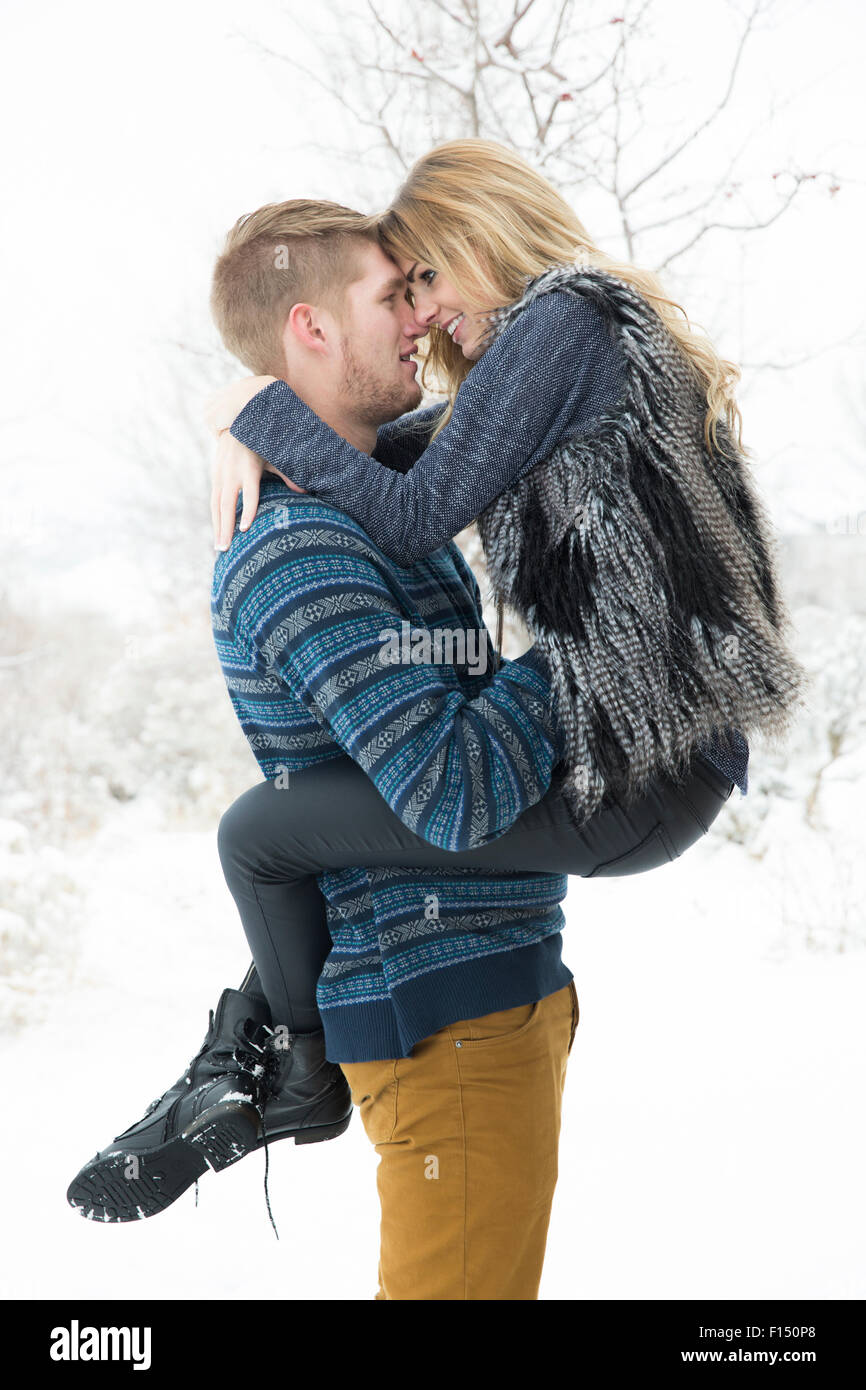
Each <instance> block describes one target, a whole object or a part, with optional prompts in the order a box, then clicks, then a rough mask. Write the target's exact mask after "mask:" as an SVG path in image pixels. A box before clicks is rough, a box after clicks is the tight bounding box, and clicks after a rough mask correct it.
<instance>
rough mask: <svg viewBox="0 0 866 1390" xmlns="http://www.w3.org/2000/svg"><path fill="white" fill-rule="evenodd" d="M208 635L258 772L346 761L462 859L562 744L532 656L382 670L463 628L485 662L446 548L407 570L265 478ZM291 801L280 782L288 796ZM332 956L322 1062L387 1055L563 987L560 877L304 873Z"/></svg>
mask: <svg viewBox="0 0 866 1390" xmlns="http://www.w3.org/2000/svg"><path fill="white" fill-rule="evenodd" d="M211 611H212V621H213V632H214V639H215V642H216V648H217V653H218V656H219V660H220V663H221V665H222V669H223V673H224V676H225V680H226V684H227V686H228V690H229V695H230V697H231V701H232V705H233V707H234V710H235V713H236V714H237V716H238V719H239V720H240V723H241V726H242V728H243V730H244V733H245V734H246V736H247V739H248V740H249V743H250V746H251V748H252V750H253V753H254V754H255V756H256V758H257V760H258V763H259V766H260V768H261V770H262V773H263V774H264V775H265V776H266V777H274V776H275V775H276V774H278V773H281V772H283V771H284V770H287V771H288V772H289V774H290V773H291V771H292V770H293V769H295V770H297V769H300V768H307V767H311V766H314V765H315V764H317V763H320V762H324V761H327V760H330V759H333V758H338V757H345V756H347V755H348V756H349V757H351V758H352V759H354V761H355V762H356V763H358V764H359V766H361V767H362V768H363V769H364V771H365V772H366V773H367V775H368V776H370V777H371V778H372V780H373V782H374V784H375V786H376V787H377V788H378V790H379V792H380V793H381V795H382V796H383V797H384V799H385V800H386V801H387V803H388V804H389V806H390V807H391V808H392V810H393V811H394V812H395V813H396V814H397V815H399V816H400V818H401V819H402V820H403V821H404V823H405V824H407V825H408V826H409V827H410V828H411V829H412V830H413V831H414V833H415V834H417V835H420V836H421V837H422V838H423V839H425V840H428V841H429V842H430V843H431V844H435V845H438V846H440V847H442V848H445V849H450V850H461V849H468V848H472V847H474V846H477V845H480V844H484V843H486V842H487V841H488V840H490V839H494V838H496V837H497V836H498V835H500V834H503V833H504V832H505V831H506V830H507V829H508V828H509V827H510V826H511V825H512V824H513V823H514V821H515V820H516V819H517V818H518V817H519V816H520V815H521V814H522V812H523V811H524V810H526V809H527V807H529V806H531V805H533V804H534V803H535V802H536V801H538V800H540V799H541V797H542V796H543V795H544V794H545V792H546V790H547V788H548V786H549V784H550V778H551V773H552V770H553V767H554V766H555V764H556V762H557V761H558V758H559V757H560V756H561V752H562V745H561V742H560V735H559V731H558V727H557V725H556V722H555V721H554V719H553V716H552V713H551V707H550V698H549V697H550V684H549V671H548V669H547V666H546V663H545V661H544V658H543V657H542V656H541V655H540V654H539V653H537V652H535V651H534V650H533V649H531V650H530V651H529V652H528V653H526V654H525V655H524V656H522V657H520V659H519V660H516V661H508V660H506V661H504V662H503V663H502V666H501V667H500V669H499V670H497V672H496V674H495V676H493V677H492V678H491V676H490V674H489V672H490V670H491V669H492V665H493V663H492V661H490V662H489V664H488V667H487V674H479V673H478V671H479V666H480V665H481V663H480V662H477V661H475V660H473V656H474V655H475V652H474V651H473V649H472V647H471V646H470V645H467V652H466V655H467V658H468V659H467V661H466V662H463V663H458V664H454V665H450V664H444V663H442V664H440V663H437V662H436V661H421V662H417V661H416V662H406V663H402V662H401V663H394V662H388V661H383V659H382V652H383V647H384V646H386V645H387V638H388V636H389V635H390V634H394V635H395V636H396V637H399V635H400V634H401V632H402V631H404V629H403V628H402V624H403V623H404V622H406V623H408V624H409V625H410V631H411V634H412V638H413V647H414V643H415V640H417V639H418V638H419V637H420V638H421V639H422V640H423V639H424V635H425V634H426V637H427V640H429V641H430V643H431V646H432V648H433V650H434V651H435V635H436V633H437V632H440V633H441V632H443V631H444V632H447V633H459V632H461V631H462V632H471V633H473V634H474V636H475V638H476V639H479V638H480V641H481V643H482V650H483V651H484V652H486V653H487V654H488V656H492V650H493V644H492V641H491V640H490V638H489V634H488V633H487V631H486V629H485V627H484V624H483V621H482V616H481V598H480V593H479V589H478V584H477V582H476V580H475V578H474V576H473V574H472V571H471V570H470V569H469V566H468V565H467V563H466V561H465V560H464V558H463V556H462V554H461V552H460V550H459V548H458V547H457V546H456V545H455V544H454V543H453V542H451V543H449V544H448V545H445V546H443V547H441V548H440V549H438V550H437V551H434V552H433V553H432V554H429V555H427V556H425V557H424V559H422V560H419V561H416V562H415V563H414V564H412V565H409V566H404V565H399V564H397V563H396V562H395V561H393V560H390V559H388V558H386V557H385V556H384V555H383V553H382V551H381V550H380V549H379V547H378V546H376V545H375V543H374V542H373V541H372V540H371V539H370V538H369V537H368V536H367V535H366V534H365V533H364V531H363V530H362V528H361V527H360V526H359V525H358V523H357V522H356V521H354V520H353V519H352V518H351V517H349V516H347V515H346V514H345V513H344V512H340V511H338V510H337V509H336V508H335V507H333V506H331V505H329V504H328V503H327V502H323V501H321V500H318V499H316V498H312V497H307V496H305V495H303V494H300V493H293V492H290V491H288V490H287V489H286V487H285V486H284V484H283V483H282V481H281V480H280V479H278V478H274V477H273V476H271V475H268V474H265V476H264V478H263V479H262V487H261V499H260V504H259V509H258V512H257V514H256V517H255V520H254V522H253V524H252V525H251V527H250V528H249V530H248V531H246V532H238V531H236V532H235V536H234V538H233V541H232V544H231V546H230V548H229V549H228V550H227V551H226V552H224V553H222V554H220V555H219V556H218V557H217V560H216V563H215V567H214V577H213V588H212V595H211ZM287 795H291V778H290V777H289V789H288V791H287ZM319 883H320V886H321V888H322V892H323V894H324V897H325V900H326V905H327V917H328V926H329V930H330V934H331V937H332V942H333V949H332V950H331V953H330V955H329V956H328V958H327V960H326V962H325V966H324V969H323V972H322V975H321V978H320V980H319V984H318V989H317V1001H318V1005H319V1009H320V1011H321V1014H322V1019H323V1023H324V1029H325V1040H326V1047H327V1055H328V1057H329V1058H330V1059H331V1060H332V1061H337V1062H355V1061H368V1060H373V1059H377V1058H389V1057H404V1056H408V1055H409V1054H410V1052H411V1049H412V1046H413V1045H414V1043H416V1042H417V1041H418V1040H419V1039H421V1038H424V1037H427V1036H428V1035H429V1034H430V1033H432V1032H435V1031H436V1030H437V1029H439V1028H442V1027H444V1026H445V1024H446V1023H449V1022H453V1021H454V1020H455V1019H458V1018H474V1017H477V1016H479V1015H481V1014H485V1013H489V1012H491V1011H493V1010H496V1009H504V1008H510V1007H512V1006H513V1005H516V1004H521V1003H529V1002H530V1001H532V1000H535V999H541V998H544V997H545V996H546V995H548V994H551V993H553V992H554V991H555V990H558V989H561V988H562V987H563V986H564V985H566V984H568V982H569V981H570V980H571V979H572V974H571V971H570V970H568V968H567V967H566V966H565V965H564V964H563V962H562V960H561V949H562V938H561V935H560V932H561V928H562V926H563V924H564V917H563V913H562V909H561V906H560V904H561V902H562V899H563V898H564V897H565V895H566V891H567V887H568V879H567V876H566V875H564V874H563V875H560V874H539V873H532V874H525V875H524V874H520V873H511V874H507V873H493V872H490V871H488V872H482V871H479V870H477V869H453V870H440V871H432V870H429V869H423V870H422V869H415V870H413V869H393V868H389V869H371V870H364V869H357V868H353V869H346V870H342V871H340V872H328V873H324V874H322V875H320V876H319Z"/></svg>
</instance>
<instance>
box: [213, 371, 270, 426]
mask: <svg viewBox="0 0 866 1390" xmlns="http://www.w3.org/2000/svg"><path fill="white" fill-rule="evenodd" d="M276 380H277V378H276V377H275V376H245V377H243V378H242V379H241V380H240V381H233V382H232V384H231V385H230V386H224V387H223V388H222V390H221V391H217V393H216V395H215V396H212V397H211V399H210V400H209V401H208V403H207V405H206V406H205V412H204V418H205V423H206V424H207V427H208V429H209V430H210V431H211V433H212V434H216V435H219V434H221V433H222V431H223V430H228V429H231V427H232V425H233V424H234V422H235V420H236V419H237V418H238V416H239V415H240V413H241V411H242V410H243V409H244V407H245V406H247V405H249V403H250V401H251V400H252V398H253V396H257V395H258V394H259V392H260V391H263V390H264V388H265V387H266V386H270V384H271V382H272V381H276Z"/></svg>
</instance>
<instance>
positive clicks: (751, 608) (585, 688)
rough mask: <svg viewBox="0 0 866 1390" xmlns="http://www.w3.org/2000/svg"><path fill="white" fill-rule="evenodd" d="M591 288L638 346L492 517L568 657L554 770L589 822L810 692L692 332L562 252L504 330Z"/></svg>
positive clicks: (737, 454)
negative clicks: (708, 424) (574, 428)
mask: <svg viewBox="0 0 866 1390" xmlns="http://www.w3.org/2000/svg"><path fill="white" fill-rule="evenodd" d="M553 290H563V291H565V292H567V293H569V294H578V295H585V296H587V297H588V298H589V299H591V300H592V302H593V304H595V305H596V306H597V308H598V309H599V310H600V311H601V313H602V314H603V315H605V317H606V318H607V320H608V322H609V324H610V325H611V326H612V328H613V331H614V332H615V335H616V339H617V341H618V343H619V345H620V348H621V351H622V353H623V355H624V358H625V362H626V387H625V391H624V394H623V395H622V397H621V398H620V401H619V403H618V404H617V406H616V408H615V409H611V410H608V411H606V412H605V413H603V414H602V415H599V416H598V417H596V419H595V420H594V421H593V422H592V424H591V426H590V429H589V432H588V433H585V434H583V435H581V436H580V437H579V438H571V439H568V440H565V441H564V442H563V443H562V444H561V445H560V446H558V447H557V448H556V449H555V450H554V452H553V453H551V454H550V455H548V457H547V458H545V459H543V460H542V461H541V462H540V463H538V464H537V465H535V467H533V468H532V469H531V470H530V471H529V472H528V473H526V474H524V475H523V477H521V478H519V479H518V481H517V482H516V483H515V484H514V485H513V486H512V487H511V488H509V489H508V490H507V491H506V492H504V493H503V494H502V495H501V496H500V497H498V498H497V499H496V500H495V501H494V502H492V503H491V504H490V506H488V507H487V508H486V509H485V510H484V511H483V512H482V513H481V515H480V516H479V518H478V527H479V532H480V535H481V541H482V544H483V547H484V552H485V556H486V561H487V572H488V575H489V578H490V582H491V586H492V588H493V591H494V594H495V595H496V598H497V603H498V605H499V606H500V612H501V605H502V604H504V605H505V606H507V607H509V608H510V609H512V610H513V611H514V612H516V613H518V614H519V615H520V616H521V618H522V619H523V621H524V622H525V623H526V625H527V627H528V628H529V629H530V631H531V632H532V633H533V635H534V636H535V639H536V642H537V644H538V647H539V649H540V650H541V651H542V652H543V653H544V656H545V657H546V659H547V661H548V663H549V665H550V667H551V671H552V674H553V689H554V698H555V704H556V713H557V717H558V720H559V723H560V725H561V727H562V729H563V732H564V736H565V741H566V755H565V759H564V763H563V765H562V766H561V768H560V769H559V770H558V775H557V776H556V778H555V779H554V785H555V786H558V787H559V788H560V789H561V790H562V791H563V794H564V795H565V796H566V798H567V800H568V802H569V805H570V807H571V810H572V813H573V815H574V816H575V818H576V820H577V821H578V822H582V821H583V820H585V819H586V818H588V817H589V816H590V815H591V814H592V813H593V811H594V810H596V809H597V807H598V806H599V804H600V803H601V802H602V799H603V798H605V795H606V793H610V794H611V795H613V794H615V795H617V796H619V797H621V798H622V799H623V800H625V801H626V802H628V801H629V800H631V799H633V798H634V797H636V796H638V795H639V794H640V793H641V792H642V791H643V790H644V789H645V787H646V786H647V783H648V782H649V780H650V779H651V778H652V777H653V776H655V775H658V774H662V775H664V774H667V775H669V776H672V777H681V776H682V775H683V773H684V772H685V770H686V768H687V766H688V762H689V759H690V756H691V754H692V752H693V751H694V749H695V747H696V746H697V745H698V744H701V743H704V742H706V741H707V740H708V739H709V737H710V735H711V733H712V731H713V729H714V728H721V729H723V728H725V727H726V726H727V727H731V728H735V729H739V730H740V731H741V732H742V733H743V734H744V735H745V736H746V737H747V738H748V737H749V736H750V735H754V734H762V735H764V736H766V737H769V738H778V737H779V736H780V735H782V734H783V733H784V732H785V731H786V730H787V728H788V726H789V724H790V720H791V716H792V714H793V712H794V711H795V709H796V708H797V707H798V705H799V704H800V703H801V699H802V684H803V675H804V673H803V670H802V668H801V666H800V665H799V663H798V662H797V660H796V658H795V657H794V655H793V654H792V652H791V650H790V649H789V647H788V644H787V641H786V629H787V626H788V619H787V615H786V613H785V611H784V607H783V603H782V599H781V596H780V592H779V585H778V580H777V575H776V561H775V555H774V546H773V540H772V534H771V527H770V524H769V522H768V519H767V517H766V514H765V512H764V508H763V505H762V503H761V501H760V499H759V497H758V495H757V493H756V491H755V488H754V485H753V482H752V478H751V474H750V466H749V463H748V460H747V459H746V458H745V456H744V455H743V454H742V452H741V451H740V450H739V449H738V447H737V445H736V441H735V440H734V438H733V435H732V433H731V431H730V430H729V429H728V428H727V426H726V424H725V422H724V421H723V420H722V421H719V422H718V426H717V429H718V435H717V438H718V446H717V448H716V449H715V450H713V451H710V450H708V449H707V447H706V444H705V441H704V437H703V432H704V416H705V413H706V395H705V392H704V391H703V390H702V389H701V387H700V384H699V383H698V381H697V379H696V377H695V375H694V372H693V369H692V367H691V364H690V363H689V361H688V359H687V358H686V357H685V355H684V354H683V352H682V350H681V348H680V346H679V344H678V343H677V341H676V339H675V338H674V337H673V335H672V334H671V333H670V331H669V329H668V328H667V327H666V325H665V324H664V322H663V321H662V319H660V318H659V316H658V314H657V313H656V312H655V310H654V309H652V307H651V306H650V304H649V302H648V301H647V300H646V299H644V297H643V296H642V295H641V294H640V293H639V292H638V291H637V290H636V289H634V288H633V287H632V286H630V285H629V284H627V283H626V282H624V281H622V280H620V279H619V278H617V277H615V276H613V275H611V274H610V273H609V272H607V271H603V270H599V269H597V268H589V269H578V268H576V267H573V266H567V265H566V266H552V267H551V268H550V269H549V270H547V271H545V272H544V273H543V274H542V275H540V276H538V277H537V278H536V279H534V280H532V281H531V282H530V283H529V284H528V285H527V288H526V290H525V292H524V294H523V295H522V297H521V298H520V299H519V300H517V301H515V303H513V304H511V305H508V306H507V307H506V308H504V309H501V310H499V311H498V312H497V313H496V314H494V315H492V316H491V325H492V326H491V330H490V336H489V341H492V340H493V338H495V337H496V336H498V334H499V333H501V332H502V331H503V330H504V329H505V328H506V327H507V326H508V324H509V323H511V321H512V320H513V319H514V317H515V316H516V315H518V314H519V313H521V312H522V311H523V309H525V308H526V306H527V304H529V303H530V301H531V300H533V299H534V298H535V297H536V296H537V295H541V294H548V293H550V292H551V291H553Z"/></svg>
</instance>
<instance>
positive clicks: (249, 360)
mask: <svg viewBox="0 0 866 1390" xmlns="http://www.w3.org/2000/svg"><path fill="white" fill-rule="evenodd" d="M371 242H373V243H375V244H376V245H378V236H377V233H376V219H375V218H374V217H365V216H364V214H363V213H360V212H354V211H353V210H352V208H346V207H342V206H341V204H339V203H326V202H313V201H311V200H310V199H307V198H293V199H290V200H289V202H286V203H268V204H266V206H265V207H262V208H259V209H258V211H257V212H251V213H247V214H246V216H244V217H241V218H239V219H238V221H237V222H236V223H235V225H234V226H233V227H232V229H231V231H230V232H229V234H228V236H227V238H226V244H225V247H224V249H223V252H222V255H221V256H220V257H219V260H218V261H217V263H216V267H215V269H214V275H213V285H212V288H211V298H210V303H211V312H212V313H213V316H214V320H215V322H216V326H217V328H218V329H219V331H220V335H221V337H222V340H223V342H224V343H225V345H226V347H227V348H228V350H229V352H231V353H233V354H234V355H235V357H238V358H239V359H240V361H241V362H243V364H244V366H245V367H248V368H249V370H250V371H251V372H252V373H253V375H254V376H280V375H282V373H283V371H284V370H285V364H284V352H283V345H282V334H283V328H284V326H285V322H286V319H287V317H288V315H289V312H290V310H291V308H292V306H293V305H295V304H312V305H315V306H316V307H317V308H318V307H321V308H326V309H328V310H329V311H330V312H331V313H333V314H334V315H335V316H336V317H337V318H340V317H341V316H342V311H343V304H344V297H345V293H346V289H347V288H348V286H349V285H351V284H352V283H353V282H354V281H355V280H358V279H360V277H361V275H362V274H363V268H362V265H361V254H360V253H361V251H362V250H363V247H364V245H368V244H369V243H371Z"/></svg>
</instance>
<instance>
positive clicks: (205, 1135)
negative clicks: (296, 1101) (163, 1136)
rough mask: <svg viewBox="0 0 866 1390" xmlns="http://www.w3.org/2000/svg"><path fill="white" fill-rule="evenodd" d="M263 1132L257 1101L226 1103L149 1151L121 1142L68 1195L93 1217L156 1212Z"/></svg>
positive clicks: (133, 1217) (117, 1218)
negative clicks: (134, 1168) (129, 1172)
mask: <svg viewBox="0 0 866 1390" xmlns="http://www.w3.org/2000/svg"><path fill="white" fill-rule="evenodd" d="M259 1132H260V1124H259V1115H258V1111H257V1110H256V1109H255V1108H254V1107H253V1106H248V1105H236V1104H232V1105H228V1106H225V1107H224V1108H223V1110H222V1111H221V1112H218V1113H217V1114H216V1115H214V1114H213V1112H210V1113H209V1114H208V1115H207V1118H206V1119H205V1120H204V1122H203V1123H200V1124H197V1123H195V1122H194V1123H193V1124H191V1125H188V1126H187V1128H186V1129H185V1130H184V1131H183V1133H182V1134H180V1135H178V1136H177V1137H176V1138H174V1139H171V1140H169V1142H168V1143H167V1144H161V1145H159V1147H158V1148H155V1149H152V1150H151V1151H150V1152H149V1153H135V1152H134V1151H130V1150H123V1149H121V1148H117V1149H116V1150H113V1151H112V1152H111V1153H109V1154H106V1156H105V1157H104V1158H100V1159H96V1160H94V1161H93V1162H92V1163H89V1164H86V1165H85V1166H84V1168H82V1170H81V1172H80V1173H79V1174H78V1176H77V1177H76V1178H74V1179H73V1181H72V1182H71V1183H70V1185H69V1188H68V1190H67V1193H66V1197H67V1200H68V1202H69V1204H70V1206H73V1207H75V1208H76V1209H77V1210H78V1211H80V1212H81V1213H82V1215H84V1216H85V1217H87V1218H88V1220H90V1221H103V1222H122V1221H140V1220H143V1219H144V1218H146V1217H148V1216H156V1215H157V1214H158V1213H159V1212H161V1211H165V1209H166V1208H167V1207H170V1206H171V1205H172V1203H173V1202H176V1201H177V1199H178V1197H181V1196H182V1195H183V1193H184V1192H186V1190H187V1188H189V1187H191V1186H192V1184H193V1183H194V1182H195V1181H196V1180H197V1179H198V1178H200V1177H201V1176H202V1175H203V1174H204V1173H206V1172H207V1171H208V1169H209V1168H211V1169H213V1170H214V1171H215V1172H221V1171H222V1169H223V1168H228V1167H230V1166H231V1164H232V1163H236V1162H237V1161H238V1159H241V1158H243V1157H244V1156H245V1155H246V1154H248V1153H252V1152H253V1150H254V1149H255V1148H256V1147H257V1145H256V1140H257V1138H258V1135H259ZM132 1159H136V1160H137V1164H138V1172H137V1176H136V1177H127V1176H126V1173H125V1170H126V1169H127V1168H128V1166H129V1163H130V1161H131V1160H132Z"/></svg>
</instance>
